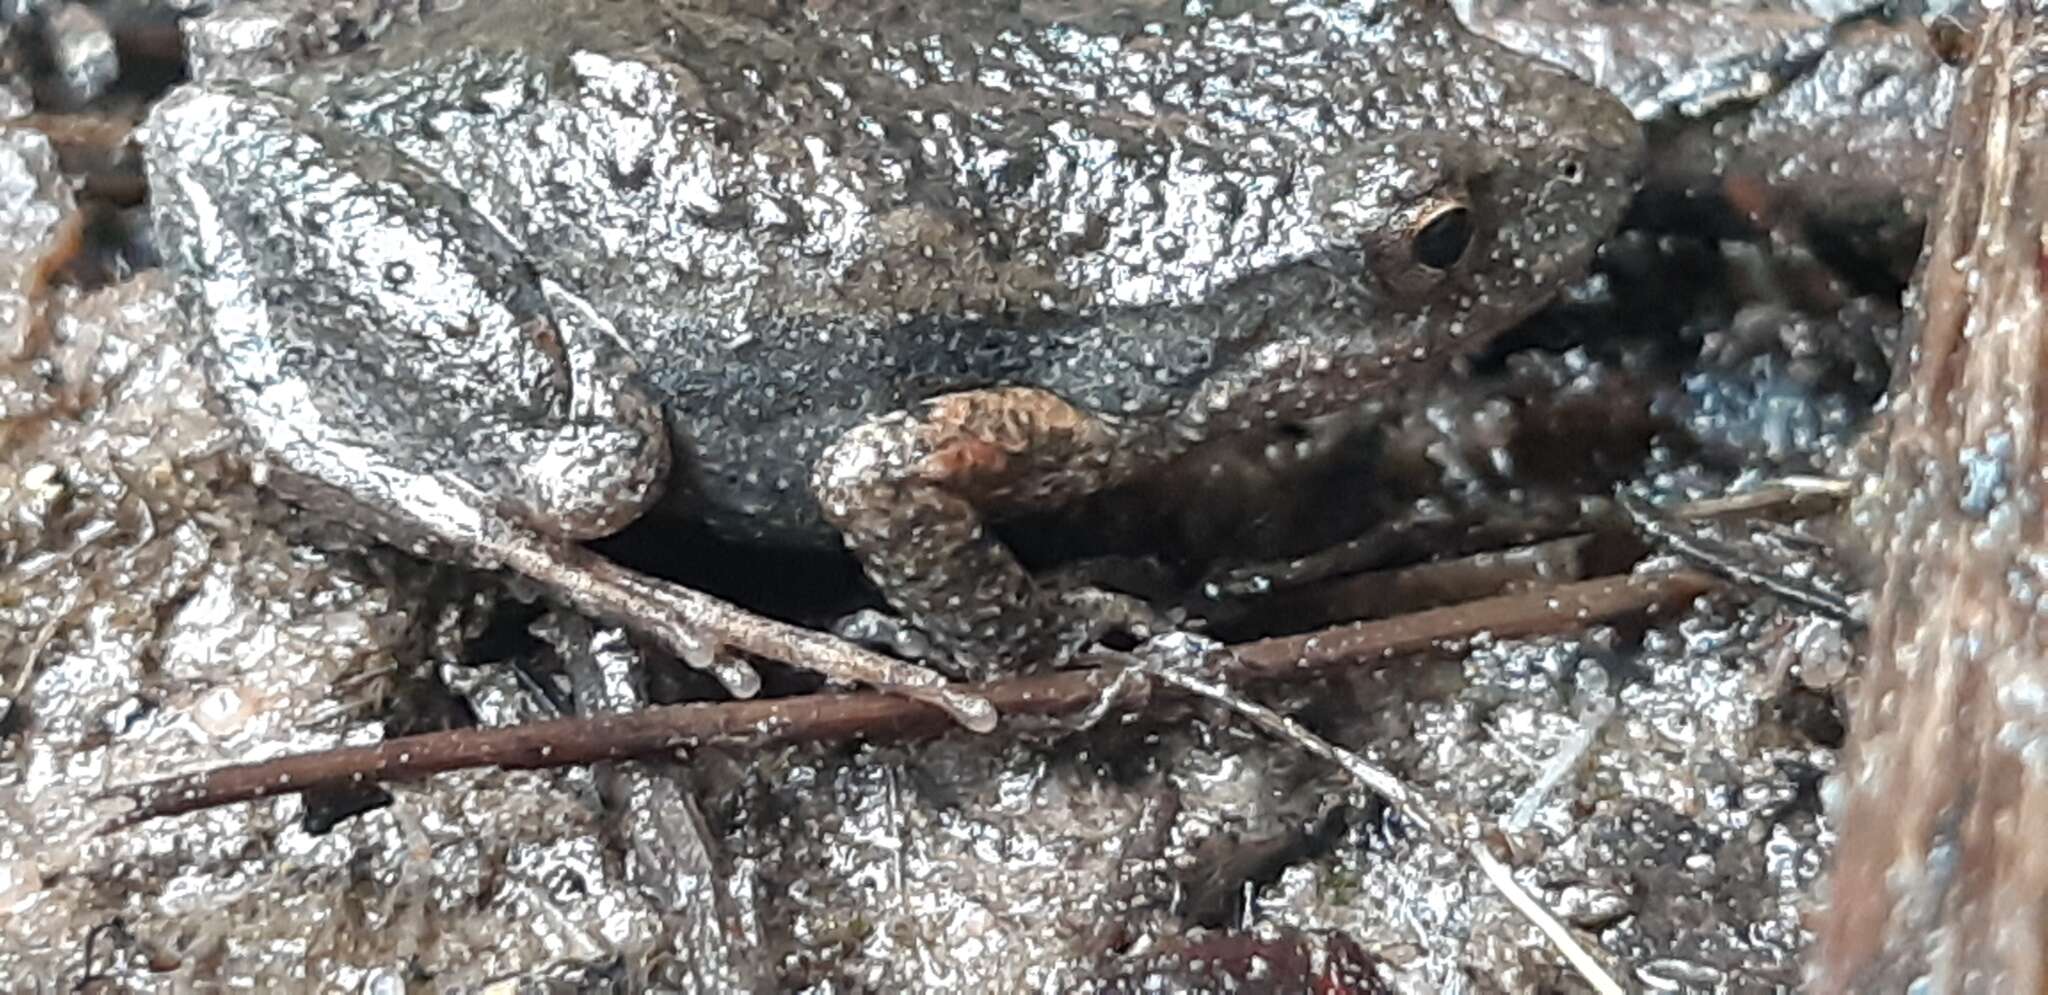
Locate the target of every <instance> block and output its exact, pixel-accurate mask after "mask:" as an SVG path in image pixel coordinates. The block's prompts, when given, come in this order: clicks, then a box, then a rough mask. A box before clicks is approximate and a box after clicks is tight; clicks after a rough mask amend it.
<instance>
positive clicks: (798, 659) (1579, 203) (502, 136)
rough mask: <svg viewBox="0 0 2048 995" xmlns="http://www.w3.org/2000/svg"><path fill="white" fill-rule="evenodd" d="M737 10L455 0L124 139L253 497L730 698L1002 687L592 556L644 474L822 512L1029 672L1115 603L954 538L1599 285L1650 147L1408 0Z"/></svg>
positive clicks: (174, 106)
mask: <svg viewBox="0 0 2048 995" xmlns="http://www.w3.org/2000/svg"><path fill="white" fill-rule="evenodd" d="M754 6H755V7H757V8H762V9H761V10H756V11H755V12H753V13H745V14H742V13H733V12H713V11H709V10H705V9H689V8H688V7H687V5H685V4H683V3H679V2H669V3H663V2H658V0H608V2H601V0H570V2H561V0H507V2H499V3H470V4H468V5H466V6H463V7H459V8H457V9H454V10H451V11H447V12H443V13H438V14H434V15H432V16H430V17H428V18H427V19H426V20H425V22H424V24H423V25H421V26H420V27H418V28H416V29H407V30H404V31H400V32H396V33H394V34H393V35H391V36H389V37H386V38H384V39H381V40H380V41H379V43H378V44H377V45H376V46H374V47H369V48H365V49H363V50H362V51H359V52H356V53H353V54H350V55H346V56H341V57H335V58H329V59H324V60H318V61H316V62H315V63H314V64H313V65H310V66H308V67H305V68H304V69H303V70H301V71H298V72H294V73H291V74H288V75H283V76H280V77H279V78H275V79H267V80H255V81H224V80H218V79H215V80H207V81H205V82H204V83H203V84H201V85H193V86H188V87H186V88H184V89H183V90H181V91H179V92H177V93H175V94H173V95H172V96H170V97H168V98H167V99H165V100H164V101H163V102H162V103H161V105H160V106H159V107H158V108H157V110H156V112H155V113H154V115H153V117H152V118H151V119H150V121H149V122H148V125H147V129H146V139H145V141H146V146H147V153H148V162H149V169H150V180H151V189H152V197H153V198H154V203H155V206H154V209H155V212H156V217H157V222H158V227H159V235H160V238H161V241H162V243H163V248H164V250H165V252H166V258H167V260H168V261H169V263H170V265H171V266H172V267H173V268H174V269H175V270H177V271H178V272H179V273H180V274H182V285H183V287H184V292H185V295H186V298H187V301H188V310H189V312H190V314H191V316H192V319H193V322H194V325H195V327H196V328H197V329H199V330H201V331H202V332H203V333H204V335H203V338H204V341H205V342H206V343H207V345H208V348H207V350H206V352H207V355H208V358H209V365H210V369H211V370H212V375H213V382H214V384H215V386H216V388H217V390H218V391H219V393H220V395H221V397H222V398H223V400H224V401H225V404H226V406H227V407H228V408H229V409H230V411H231V412H232V413H233V415H234V416H235V417H236V419H237V420H238V421H239V422H240V423H241V424H242V425H243V426H244V427H245V428H246V430H247V432H248V433H249V436H250V438H251V439H252V441H253V444H254V446H255V448H256V450H257V452H258V453H259V455H260V456H261V457H262V460H263V462H264V465H266V466H267V467H268V468H269V469H270V470H271V471H272V477H271V479H272V480H273V481H274V482H275V483H277V484H278V485H279V486H280V487H284V488H286V489H287V490H288V491H289V492H290V493H292V494H294V495H296V496H298V497H300V498H301V499H303V500H317V499H320V498H323V497H324V498H331V499H340V502H341V507H342V508H343V509H344V510H345V513H347V514H350V515H353V516H355V518H354V519H353V520H355V521H360V522H362V523H363V524H364V525H366V526H367V527H369V528H371V529H372V530H373V531H374V532H375V534H377V535H378V536H381V537H383V538H385V539H387V540H390V541H394V542H400V543H404V544H407V545H410V546H412V547H413V548H416V549H419V550H421V551H423V552H428V553H433V554H436V555H447V554H448V553H450V552H451V551H453V552H456V553H459V554H460V555H462V556H464V557H466V558H467V559H468V560H470V561H472V562H475V563H478V564H481V565H484V566H490V567H505V568H509V569H511V570H514V571H517V572H519V573H522V574H525V575H527V576H528V577H530V578H533V579H534V580H537V581H539V582H541V583H542V584H544V585H545V586H547V587H549V588H551V589H552V590H554V591H555V592H557V593H558V594H559V595H560V596H562V597H564V598H565V599H566V600H568V601H570V602H572V603H574V604H577V605H579V606H581V607H583V608H585V609H586V610H589V611H592V612H595V613H597V614H600V615H603V616H607V617H610V618H613V619H617V620H622V621H624V622H625V623H627V624H629V625H632V626H634V627H636V628H638V629H639V630H640V631H642V632H643V633H646V634H648V635H650V636H652V637H654V638H657V639H658V640H659V641H661V642H663V643H664V644H666V645H667V646H668V647H670V648H671V649H673V650H674V651H675V652H677V653H678V654H679V655H680V656H682V657H683V658H684V659H686V660H688V661H690V662H692V663H693V664H696V665H698V666H703V667H708V668H711V669H713V671H714V672H716V673H719V674H720V675H721V676H722V677H723V678H724V679H725V680H726V682H727V684H728V686H729V687H731V688H733V689H734V690H735V692H737V693H741V694H745V693H749V692H750V691H751V689H752V686H753V676H752V671H751V670H748V669H746V668H745V667H744V665H743V664H738V663H736V662H735V661H734V660H732V659H731V658H730V656H729V655H728V654H724V653H721V652H719V651H720V650H722V649H725V648H737V649H741V650H745V651H749V652H753V653H757V654H761V655H766V656H769V657H773V658H778V659H783V660H787V661H789V662H792V663H796V664H799V665H805V666H811V667H813V668H814V669H821V670H824V671H826V672H828V673H830V674H832V675H833V676H836V677H840V678H846V679H857V680H864V681H868V682H871V683H876V684H880V685H883V686H889V687H895V688H897V689H898V690H904V689H906V688H907V689H909V690H910V692H911V693H917V694H920V695H923V696H924V697H926V698H927V699H929V700H934V701H937V702H939V703H940V704H943V705H946V706H948V707H952V708H954V710H955V711H956V714H961V715H963V716H964V717H966V718H967V719H968V720H969V721H970V722H971V723H973V724H977V725H984V724H986V722H987V721H988V719H989V717H988V716H987V715H986V714H982V713H977V712H975V710H974V705H973V704H972V702H973V701H974V699H965V698H961V697H959V696H957V695H951V694H950V692H947V691H944V690H936V689H934V687H933V681H935V680H936V675H933V674H932V673H931V672H929V671H926V670H923V669H922V668H919V667H914V666H912V665H910V664H908V663H904V662H901V661H896V660H893V659H890V658H887V657H883V656H881V655H879V654H875V653H872V652H869V651H866V650H863V649H859V648H856V647H853V646H851V645H848V644H846V643H843V642H841V641H838V640H835V639H832V638H830V637H828V636H824V635H822V634H818V633H810V632H806V631H803V630H798V629H795V628H794V627H780V626H775V625H772V624H768V623H764V622H761V621H760V620H756V619H750V618H749V617H747V616H744V615H741V614H739V613H737V612H736V610H734V609H731V608H730V607H729V606H725V605H723V604H721V603H719V602H716V601H713V600H710V599H708V598H705V597H703V596H702V595H699V594H696V593H694V592H690V591H687V590H684V589H682V588H679V587H677V586H674V585H669V584H666V583H663V582H660V581H657V580H653V579H650V578H646V577H643V576H640V575H637V574H634V573H632V572H629V571H626V570H624V569H623V568H621V567H618V566H617V565H615V564H612V563H610V562H608V561H606V560H604V559H602V558H600V557H597V556H596V555H594V554H591V553H589V552H588V551H586V550H584V549H583V548H582V547H581V546H579V545H577V542H576V541H577V540H580V539H585V538H589V537H594V536H598V535H602V534H605V533H608V532H611V531H613V530H615V529H617V528H619V527H621V526H622V525H624V524H625V523H627V522H628V521H630V520H632V519H634V518H635V517H636V516H639V515H641V514H643V513H644V512H646V511H648V510H649V509H650V508H651V507H653V506H655V505H656V504H657V503H658V502H659V503H661V504H662V505H663V506H665V507H667V508H670V509H674V510H680V511H682V512H684V513H687V514H691V515H696V516H701V517H702V518H703V519H705V520H706V521H708V522H709V523H710V524H711V525H713V526H715V527H717V528H720V529H722V530H725V531H726V532H728V533H733V534H737V535H739V536H743V537H747V538H750V539H756V540H761V541H764V542H812V541H819V540H823V541H830V542H840V541H843V542H844V543H845V544H846V545H847V546H848V547H850V548H851V549H852V550H853V552H854V553H855V554H856V555H857V556H858V558H859V559H860V561H861V562H862V564H863V565H864V566H865V567H866V569H867V571H868V573H869V575H870V577H871V578H872V579H873V580H874V581H875V583H876V584H877V585H878V586H879V588H880V590H881V591H882V593H883V594H884V596H885V597H886V598H887V600H888V601H889V603H890V604H891V605H892V606H893V607H894V608H895V609H896V610H897V611H899V612H901V613H902V615H903V616H904V617H906V618H907V619H908V620H909V621H910V622H912V623H914V624H915V626H917V627H918V628H919V629H921V630H922V631H923V632H924V633H926V634H927V635H928V636H929V637H930V639H931V640H932V642H933V643H934V644H936V646H937V647H938V648H939V649H940V650H941V651H942V652H943V656H942V658H941V661H940V665H941V666H942V667H944V668H945V669H948V670H950V671H951V672H953V673H954V674H955V675H959V676H968V677H983V676H987V675H990V674H995V673H1000V672H1004V671H1007V670H1013V669H1015V668H1018V667H1020V666H1023V665H1025V664H1027V663H1031V662H1034V661H1041V662H1042V661H1052V662H1057V661H1059V660H1061V659H1064V658H1065V655H1066V654H1068V653H1070V652H1071V651H1072V650H1073V649H1075V648H1077V647H1079V646H1082V645H1084V644H1086V643H1088V642H1089V641H1090V640H1091V639H1093V638H1094V637H1096V636H1098V635H1100V628H1101V625H1102V624H1103V622H1104V620H1105V618H1111V619H1113V618H1114V617H1115V616H1116V615H1117V614H1118V613H1117V612H1116V611H1111V610H1108V609H1112V608H1115V607H1116V606H1117V605H1119V604H1120V602H1118V601H1116V600H1115V599H1114V598H1113V597H1110V596H1106V595H1103V594H1100V593H1098V592H1091V591H1072V590H1059V589H1053V588H1050V587H1046V586H1041V585H1040V584H1038V583H1037V582H1035V581H1034V579H1033V578H1032V577H1031V576H1030V575H1029V574H1027V572H1026V571H1025V570H1024V569H1023V568H1022V567H1020V566H1019V564H1018V563H1017V561H1016V560H1015V559H1014V558H1013V557H1012V556H1011V555H1010V553H1009V552H1008V551H1007V550H1006V549H1005V548H1004V547H1003V546H1002V545H1000V544H999V543H998V541H997V540H996V539H995V538H994V537H993V536H992V535H991V534H990V533H989V531H988V530H987V529H986V528H985V527H984V525H985V523H986V522H988V521H990V520H993V519H998V518H1000V517H1001V516H1005V515H1010V514H1014V513H1018V512H1024V511H1029V510H1034V509H1042V508H1046V507H1049V506H1053V505H1057V504H1059V503H1061V502H1067V501H1070V500H1073V499H1075V498H1077V497H1080V496H1082V495H1085V494H1088V493H1090V492H1094V491H1097V490H1099V489H1102V488H1105V487H1108V486H1111V485H1115V484H1118V483H1120V482H1123V481H1127V480H1129V479H1131V478H1133V477H1134V476H1135V475H1138V474H1142V473H1144V472H1146V471H1147V470H1148V469H1149V468H1154V467H1157V466H1159V465H1160V464H1161V463H1162V462H1164V461H1166V460H1168V459H1170V458H1172V457H1174V456H1175V455H1176V454H1179V453H1181V452H1183V451H1185V450H1186V449H1188V448H1189V447H1190V446H1191V445H1193V444H1196V443H1199V442H1201V441H1203V440H1204V439H1208V438H1211V437H1214V436H1216V435H1218V434H1220V433H1230V432H1238V431H1241V430H1246V429H1249V428H1252V427H1255V426H1259V425H1263V424H1268V423H1272V422H1275V421H1276V420H1281V419H1295V418H1302V417H1306V416H1311V415H1315V414H1317V413H1319V412H1328V411H1331V410H1333V409H1336V408H1337V407H1339V406H1341V405H1345V404H1347V403H1350V402H1352V401H1354V400H1356V399H1358V398H1360V397H1361V396H1364V395H1367V394H1368V393H1369V392H1372V391H1375V390H1378V389H1381V388H1382V387H1384V386H1386V385H1389V384H1392V383H1394V382H1396V381H1399V380H1403V379H1414V378H1420V377H1428V376H1434V375H1436V374H1437V372H1438V371H1439V370H1440V369H1441V368H1442V367H1443V366H1444V364H1445V362H1446V361H1447V360H1448V359H1449V358H1451V357H1453V356H1455V355H1458V354H1460V353H1464V352H1467V351H1469V350H1471V349H1473V348H1475V347H1477V346H1479V345H1481V344H1483V343H1485V342H1486V341H1487V340H1488V338H1489V337H1490V336H1492V335H1494V334H1495V333H1497V332H1499V331H1501V330H1503V329H1504V328H1506V327H1507V326H1508V325H1510V324H1511V323H1513V322H1515V321H1517V320H1518V319H1520V318H1522V317H1523V316H1525V315H1527V314H1529V313H1530V312H1531V311H1533V310H1534V309H1536V308H1537V307H1538V306H1540V305H1541V304H1542V303H1543V302H1544V301H1545V300H1546V299H1547V298H1549V297H1550V296H1551V295H1552V293H1553V292H1554V291H1555V290H1556V289H1557V288H1558V287H1559V286H1560V284H1562V283H1564V282H1565V281H1567V280H1570V279H1573V278H1575V277H1576V276H1578V275H1579V274H1580V273H1581V272H1582V271H1583V269H1584V267H1585V266H1586V265H1587V264H1588V262H1589V260H1590V258H1591V255H1592V253H1593V251H1594V248H1595V246H1596V244H1597V243H1598V242H1599V240H1600V239H1601V238H1603V237H1604V236H1605V235H1606V234H1607V233H1608V232H1609V231H1610V230H1611V229H1612V228H1613V227H1614V226H1615V225H1616V224H1617V223H1618V220H1619V217H1620V214H1621V212H1622V210H1623V208H1624V205H1625V204H1626V202H1627V200H1628V198H1629V196H1630V193H1631V189H1632V182H1633V177H1634V174H1635V172H1636V170H1637V165H1638V160H1639V158H1640V156H1641V139H1640V136H1639V133H1638V130H1637V127H1636V125H1635V124H1634V123H1633V122H1632V121H1631V119H1630V118H1629V115H1628V114H1627V112H1626V111H1625V110H1624V109H1623V108H1622V107H1621V106H1620V105H1619V104H1618V103H1616V102H1615V101H1614V100H1612V99H1611V98H1609V97H1607V96H1605V95H1604V94H1602V93H1600V92H1598V91H1596V90H1595V89H1593V88H1592V87H1589V86H1586V85H1583V84H1581V83H1579V82H1578V81H1576V80H1574V79H1572V78H1571V77H1569V76H1567V75H1565V74H1564V73H1562V72H1560V71H1557V70H1554V69H1551V68H1549V67H1547V66H1544V65H1541V64H1538V63H1535V62H1532V61H1530V60H1528V59H1526V58H1523V57H1521V56H1517V55H1514V54H1512V53H1510V52H1508V51H1507V50H1505V49H1503V48H1501V47H1499V46H1497V45H1495V44H1492V43H1490V42H1486V41H1483V40H1481V39H1478V38H1476V37H1474V36H1473V35H1471V34H1468V33H1467V32H1466V31H1465V30H1464V29H1463V28H1462V27H1461V26H1460V25H1459V24H1458V23H1457V22H1456V21H1455V19H1454V18H1453V16H1452V14H1451V12H1450V10H1449V8H1448V6H1447V5H1444V4H1440V3H1434V2H1416V0H1348V2H1340V0H1302V2H1295V3H1281V4H1250V5H1244V4H1230V3H1218V4H1213V5H1212V4H1207V3H1202V2H1194V3H1189V4H1187V5H1186V6H1185V7H1184V8H1183V7H1182V6H1180V5H1175V6H1172V7H1170V8H1169V7H1165V6H1162V5H1158V4H1145V5H1142V6H1140V5H1127V6H1125V7H1123V8H1118V9H1100V8H1095V7H1090V8H1088V10H1087V11H1086V12H1085V13H1071V14H1055V13H1049V12H1047V11H1044V10H1036V11H1034V10H1032V9H1030V8H1025V9H1020V8H1019V6H1018V5H1017V4H1016V3H1014V2H1013V3H1010V4H1003V3H998V2H995V0H969V2H965V3H931V4H925V5H918V6H919V7H921V8H922V9H913V8H911V7H909V6H906V5H902V4H897V3H890V2H884V0H839V2H831V3H828V2H823V0H818V2H814V3H810V4H808V5H806V4H802V3H788V4H784V5H781V6H780V7H779V8H778V7H775V6H774V5H768V4H756V5H754ZM1225 7H1228V8H1230V9H1228V10H1226V9H1224V8H1225ZM366 513H367V514H366ZM963 702H965V704H963Z"/></svg>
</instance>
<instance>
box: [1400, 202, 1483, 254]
mask: <svg viewBox="0 0 2048 995" xmlns="http://www.w3.org/2000/svg"><path fill="white" fill-rule="evenodd" d="M1413 231H1414V234H1413V235H1412V236H1411V237H1410V239H1409V243H1408V244H1409V248H1410V250H1411V251H1413V252H1414V254H1415V261H1416V262H1418V263H1420V264H1422V265H1424V266H1427V267H1429V268H1430V269H1433V270H1447V269H1450V268H1451V267H1453V266H1456V265H1458V260H1460V259H1463V258H1465V250H1466V249H1467V248H1469V247H1471V245H1472V212H1471V211H1470V210H1469V209H1467V208H1466V207H1465V206H1463V205H1461V204H1444V205H1440V206H1439V207H1438V208H1437V209H1436V210H1435V211H1434V212H1431V213H1430V214H1429V215H1427V216H1425V217H1424V218H1422V219H1421V222H1420V223H1419V224H1417V225H1416V226H1415V228H1414V229H1413Z"/></svg>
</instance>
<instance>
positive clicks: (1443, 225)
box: [1315, 39, 1643, 346]
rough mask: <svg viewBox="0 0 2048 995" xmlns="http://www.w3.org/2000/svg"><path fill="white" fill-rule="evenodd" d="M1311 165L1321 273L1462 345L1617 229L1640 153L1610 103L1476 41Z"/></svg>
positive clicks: (1494, 326)
mask: <svg viewBox="0 0 2048 995" xmlns="http://www.w3.org/2000/svg"><path fill="white" fill-rule="evenodd" d="M1468 44H1469V45H1470V46H1471V47H1470V48H1469V49H1468V50H1467V54H1466V55H1465V56H1464V57H1463V59H1462V61H1461V63H1460V65H1459V66H1458V76H1457V77H1455V78H1454V79H1449V80H1446V79H1443V78H1439V80H1438V81H1437V82H1438V83H1439V86H1438V88H1436V89H1433V90H1430V91H1427V93H1428V95H1427V98H1426V99H1425V98H1423V97H1416V98H1415V99H1414V100H1413V102H1412V103H1408V104H1405V105H1404V104H1403V103H1402V102H1401V101H1399V100H1398V98H1397V99H1394V100H1389V101H1388V103H1387V105H1386V106H1385V107H1384V108H1383V109H1382V110H1381V112H1380V113H1379V114H1377V115H1375V117H1376V119H1377V120H1378V121H1380V122H1384V127H1383V128H1381V129H1375V130H1374V132H1373V133H1372V134H1366V135H1359V136H1355V137H1356V139H1357V140H1356V141H1355V143H1354V144H1352V145H1350V146H1349V147H1348V148H1347V149H1346V150H1345V153H1344V154H1343V155H1341V156H1338V157H1334V158H1332V159H1331V160H1329V161H1328V162H1327V163H1326V164H1325V165H1324V166H1323V171H1322V175H1321V176H1320V177H1318V182H1317V183H1316V193H1315V200H1316V205H1315V210H1316V212H1317V214H1318V216H1319V221H1320V223H1321V226H1322V229H1323V232H1324V236H1325V238H1326V239H1327V241H1326V243H1325V244H1326V246H1327V251H1326V254H1325V256H1324V258H1325V260H1326V261H1327V263H1328V265H1331V266H1333V267H1336V268H1339V269H1341V270H1343V271H1345V272H1347V273H1351V274H1355V275H1356V276H1357V278H1359V279H1361V280H1363V281H1365V282H1366V287H1365V289H1366V290H1368V291H1369V292H1371V293H1372V294H1373V296H1374V297H1375V298H1377V299H1379V300H1380V301H1382V302H1384V304H1385V306H1386V307H1387V308H1388V309H1390V310H1392V311H1394V312H1397V313H1411V314H1418V315H1426V316H1427V317H1428V318H1429V325H1430V326H1431V327H1434V328H1436V329H1438V330H1439V332H1448V333H1450V334H1454V335H1469V336H1471V337H1472V338H1473V339H1474V340H1475V341H1473V342H1471V343H1470V345H1471V346H1476V345H1478V344H1479V342H1478V341H1476V340H1478V339H1480V338H1483V337H1484V336H1487V335H1490V334H1493V333H1495V332H1498V331H1500V330H1502V329H1504V328H1506V327H1507V326H1509V325H1511V324H1513V323H1514V322H1516V321H1519V320H1520V319H1522V318H1523V317H1526V316H1527V315H1528V314H1530V313H1532V312H1533V311H1535V310H1536V309H1537V308H1539V307H1541V306H1542V305H1543V304H1544V303H1545V302H1546V301H1547V300H1548V299H1549V298H1550V297H1551V296H1552V295H1553V294H1555V293H1556V292H1557V290H1558V289H1559V288H1560V287H1561V286H1562V285H1563V284H1564V283H1566V282H1568V281H1570V280H1573V279H1576V278H1577V277H1578V276H1579V275H1580V274H1582V273H1583V272H1584V271H1585V269H1586V267H1587V266H1588V265H1589V264H1590V263H1591V261H1592V257H1593V253H1594V252H1595V250H1596V249H1597V248H1598V247H1599V245H1600V243H1601V241H1602V240H1603V239H1605V238H1606V237H1607V236H1608V235H1609V234H1610V233H1612V232H1613V230H1614V229H1615V228H1616V227H1617V226H1618V225H1619V223H1620V221H1621V217H1622V214H1623V212H1624V211H1625V210H1626V208H1627V206H1628V203H1629V200H1630V198H1631V196H1632V195H1633V193H1634V191H1635V185H1636V180H1637V178H1638V177H1639V175H1640V171H1641V165H1642V159H1643V138H1642V131H1641V128H1640V126H1639V125H1638V124H1637V123H1636V122H1635V120H1634V119H1633V118H1632V117H1630V116H1629V114H1628V112H1627V110H1626V108H1624V107H1623V106H1622V105H1621V103H1620V102H1619V101H1617V100H1615V99H1613V98H1612V97H1610V96H1608V95H1607V94H1606V93H1604V92H1602V91H1600V90H1597V89H1595V88H1593V87H1591V86H1589V85H1587V84H1585V83H1582V82H1580V81H1578V80H1576V79H1574V78H1572V77H1570V76H1568V75H1566V74H1565V73H1564V72H1563V71H1561V70H1555V69H1552V68H1550V67H1549V66H1546V65H1541V64H1537V63H1534V62H1531V61H1529V60H1528V59H1526V58H1524V57H1522V56H1519V55H1515V54H1513V53H1510V52H1508V51H1506V50H1505V49H1501V48H1498V47H1497V46H1492V45H1491V44H1489V43H1484V42H1478V41H1477V40H1476V39H1474V40H1470V41H1468Z"/></svg>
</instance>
